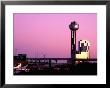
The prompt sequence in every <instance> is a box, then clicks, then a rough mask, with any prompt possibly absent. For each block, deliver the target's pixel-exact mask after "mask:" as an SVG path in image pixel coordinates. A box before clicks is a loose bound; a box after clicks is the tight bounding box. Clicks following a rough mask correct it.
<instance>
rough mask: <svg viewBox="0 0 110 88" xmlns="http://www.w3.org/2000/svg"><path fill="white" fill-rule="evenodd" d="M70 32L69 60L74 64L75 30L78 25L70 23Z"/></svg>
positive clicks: (74, 22)
mask: <svg viewBox="0 0 110 88" xmlns="http://www.w3.org/2000/svg"><path fill="white" fill-rule="evenodd" d="M69 28H70V30H71V59H72V63H73V64H74V62H75V61H74V59H75V58H76V30H78V29H79V24H78V23H77V22H76V21H73V22H71V24H70V25H69Z"/></svg>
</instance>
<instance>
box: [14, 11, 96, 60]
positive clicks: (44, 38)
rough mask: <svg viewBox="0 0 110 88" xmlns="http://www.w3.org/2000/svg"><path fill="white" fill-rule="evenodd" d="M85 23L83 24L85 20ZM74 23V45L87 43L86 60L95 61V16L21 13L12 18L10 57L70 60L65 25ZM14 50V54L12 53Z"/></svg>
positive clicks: (68, 31)
mask: <svg viewBox="0 0 110 88" xmlns="http://www.w3.org/2000/svg"><path fill="white" fill-rule="evenodd" d="M85 19H86V20H85ZM74 20H75V21H77V23H78V24H79V30H78V31H77V33H76V47H77V50H78V41H79V40H83V39H86V40H88V41H90V43H91V46H90V57H91V58H97V14H95V13H94V14H93V13H92V14H81V13H79V14H74V13H68V14H66V13H64V14H60V13H56V14H51V13H50V14H49V13H48V14H47V13H43V14H42V13H39V14H38V13H36V14H35V13H33V14H32V13H29V14H27V13H25V14H22V13H21V14H20V13H19V14H17V13H16V14H14V55H15V54H16V52H17V53H26V54H27V55H28V57H37V56H38V57H41V58H42V57H44V56H43V55H46V56H45V57H47V58H50V57H51V58H70V57H71V32H70V29H69V24H70V22H71V21H74ZM16 50H17V51H16Z"/></svg>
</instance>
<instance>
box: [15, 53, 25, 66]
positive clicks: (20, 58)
mask: <svg viewBox="0 0 110 88" xmlns="http://www.w3.org/2000/svg"><path fill="white" fill-rule="evenodd" d="M26 56H27V55H26V54H18V55H17V56H14V66H17V65H18V64H20V63H21V64H22V66H25V65H26V64H27V60H26V58H27V57H26Z"/></svg>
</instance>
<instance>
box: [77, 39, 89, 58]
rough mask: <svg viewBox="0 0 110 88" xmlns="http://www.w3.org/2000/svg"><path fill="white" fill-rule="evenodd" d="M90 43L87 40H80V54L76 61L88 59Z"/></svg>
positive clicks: (78, 53)
mask: <svg viewBox="0 0 110 88" xmlns="http://www.w3.org/2000/svg"><path fill="white" fill-rule="evenodd" d="M89 46H90V42H89V41H87V40H80V41H79V42H78V52H77V54H76V59H88V58H90V55H89Z"/></svg>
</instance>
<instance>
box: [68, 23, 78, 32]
mask: <svg viewBox="0 0 110 88" xmlns="http://www.w3.org/2000/svg"><path fill="white" fill-rule="evenodd" d="M69 28H70V30H72V31H75V30H78V29H79V24H78V23H77V22H76V21H73V22H71V24H70V25H69Z"/></svg>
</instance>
